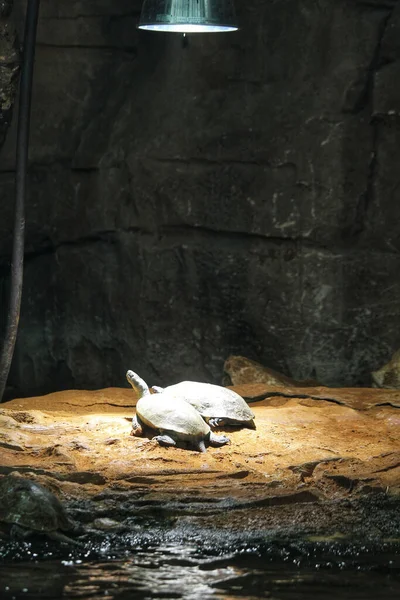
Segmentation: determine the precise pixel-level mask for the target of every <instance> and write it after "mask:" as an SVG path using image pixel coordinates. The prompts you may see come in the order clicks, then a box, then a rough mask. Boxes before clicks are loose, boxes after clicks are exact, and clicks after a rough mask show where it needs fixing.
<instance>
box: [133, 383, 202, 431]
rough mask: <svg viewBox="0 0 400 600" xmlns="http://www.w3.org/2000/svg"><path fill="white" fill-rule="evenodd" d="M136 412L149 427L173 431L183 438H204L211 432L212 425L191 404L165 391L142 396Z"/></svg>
mask: <svg viewBox="0 0 400 600" xmlns="http://www.w3.org/2000/svg"><path fill="white" fill-rule="evenodd" d="M136 413H137V415H138V416H139V418H140V420H141V421H142V422H143V423H144V424H145V425H147V426H148V427H151V428H152V429H157V430H160V431H173V432H175V433H177V434H179V436H180V437H182V438H186V437H189V438H190V437H193V438H199V439H203V438H205V437H206V436H207V435H208V434H209V432H210V427H209V426H208V425H207V423H206V422H205V421H204V420H203V419H202V418H201V416H200V414H199V413H198V412H197V411H196V410H195V409H194V408H193V407H192V406H191V405H190V404H188V403H187V402H186V401H185V400H184V399H183V398H180V397H176V396H174V395H167V396H166V395H165V394H164V392H161V393H159V394H147V395H145V396H142V397H141V398H140V399H139V401H138V403H137V405H136Z"/></svg>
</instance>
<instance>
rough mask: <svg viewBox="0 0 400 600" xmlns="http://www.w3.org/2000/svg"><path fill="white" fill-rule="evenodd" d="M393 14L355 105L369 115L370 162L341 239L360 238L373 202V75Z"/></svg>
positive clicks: (384, 22)
mask: <svg viewBox="0 0 400 600" xmlns="http://www.w3.org/2000/svg"><path fill="white" fill-rule="evenodd" d="M393 12H394V6H392V7H391V10H390V12H389V13H388V14H387V15H386V16H385V18H384V19H383V20H382V23H381V25H380V27H379V32H378V39H377V42H376V46H375V51H374V54H373V57H372V60H371V63H370V66H369V68H368V70H367V79H366V83H365V88H364V90H363V93H362V94H361V96H360V98H359V100H358V102H357V103H356V105H355V107H354V110H353V111H352V112H353V114H357V113H360V112H362V111H363V110H365V109H368V110H369V113H370V115H371V117H370V127H372V132H371V154H370V161H369V164H368V167H367V176H366V188H365V191H364V192H363V193H362V194H361V195H360V197H359V199H358V203H357V206H356V209H355V214H354V220H353V223H352V224H351V226H350V227H349V228H348V229H347V231H344V232H343V239H344V240H346V239H349V238H350V239H351V238H354V237H358V236H360V234H362V233H363V232H364V231H365V227H366V219H367V215H368V210H369V206H370V205H371V203H372V202H373V200H374V186H375V176H376V170H377V166H378V158H377V153H378V135H379V123H378V122H377V121H376V120H375V119H374V118H373V116H372V109H373V106H372V103H373V94H374V87H375V75H376V73H377V72H378V71H379V69H380V67H382V66H383V65H384V64H386V63H387V61H382V58H381V49H382V43H383V39H384V36H385V33H386V30H387V27H388V25H389V22H390V20H391V17H392V15H393Z"/></svg>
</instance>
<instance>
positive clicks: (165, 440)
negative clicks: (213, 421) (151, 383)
mask: <svg viewBox="0 0 400 600" xmlns="http://www.w3.org/2000/svg"><path fill="white" fill-rule="evenodd" d="M126 378H127V380H128V381H129V383H130V384H131V386H132V387H133V389H134V390H135V391H136V392H137V393H138V394H139V400H138V403H137V405H136V416H135V417H134V418H133V420H132V426H133V433H134V435H140V434H141V433H142V432H143V431H146V432H148V433H149V434H150V435H151V436H152V439H154V440H157V442H158V443H159V444H160V445H161V446H176V444H177V442H186V443H188V444H189V445H190V446H192V447H193V448H195V449H196V450H199V451H200V452H205V451H206V446H205V443H206V442H207V443H209V444H210V445H212V446H222V445H224V444H227V443H228V442H229V438H227V437H225V436H222V435H221V436H218V435H215V434H214V433H213V432H212V431H211V429H210V427H209V425H207V423H206V422H205V421H204V419H202V418H201V416H200V414H199V413H198V412H197V410H196V409H195V408H193V407H192V406H191V405H190V404H188V402H186V401H185V400H184V399H183V398H180V397H171V396H168V395H167V396H166V397H165V398H164V394H163V393H162V392H161V393H159V394H150V390H149V387H148V385H147V383H146V382H145V381H144V380H143V379H142V378H141V377H139V375H137V374H136V373H134V371H128V372H127V374H126ZM154 433H158V434H159V435H152V434H154Z"/></svg>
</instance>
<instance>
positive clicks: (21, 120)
mask: <svg viewBox="0 0 400 600" xmlns="http://www.w3.org/2000/svg"><path fill="white" fill-rule="evenodd" d="M39 5H40V0H28V6H27V10H26V17H25V32H24V46H23V59H22V67H21V79H20V87H19V110H18V131H17V151H16V172H15V212H14V239H13V248H12V259H11V282H10V304H9V309H8V315H7V324H6V332H5V338H4V343H3V348H2V354H1V357H0V402H1V401H2V399H3V395H4V390H5V387H6V383H7V379H8V374H9V372H10V367H11V361H12V357H13V354H14V348H15V341H16V338H17V332H18V323H19V315H20V309H21V296H22V282H23V272H24V243H25V239H24V238H25V196H26V174H27V167H28V150H29V122H30V113H31V98H32V77H33V65H34V59H35V44H36V30H37V21H38V16H39Z"/></svg>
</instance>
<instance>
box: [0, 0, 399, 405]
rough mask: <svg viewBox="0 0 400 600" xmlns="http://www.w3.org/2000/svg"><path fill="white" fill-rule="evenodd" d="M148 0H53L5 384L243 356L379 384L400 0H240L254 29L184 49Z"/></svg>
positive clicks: (153, 370) (5, 204) (211, 372)
mask: <svg viewBox="0 0 400 600" xmlns="http://www.w3.org/2000/svg"><path fill="white" fill-rule="evenodd" d="M140 7H141V2H140V1H139V0H135V1H132V0H97V1H88V0H86V1H85V2H83V1H73V0H59V2H57V3H54V2H52V1H51V0H42V6H41V16H40V22H39V31H38V46H37V55H36V71H35V83H34V98H33V114H32V130H31V131H32V133H31V142H32V143H31V153H30V157H31V168H30V178H29V184H30V186H29V199H28V206H27V257H26V270H25V287H24V299H23V309H22V316H21V325H20V333H19V339H18V345H17V349H16V354H15V360H14V364H13V368H12V373H11V376H10V381H9V383H10V389H9V395H17V394H18V395H22V394H31V393H38V392H46V391H51V390H56V389H63V388H69V387H78V388H79V387H87V388H100V387H105V386H109V385H117V386H118V385H125V380H124V373H125V371H126V369H127V368H128V367H130V368H134V369H135V370H137V371H138V372H140V373H141V374H142V376H144V377H145V378H146V379H148V380H149V382H150V383H152V384H156V383H158V384H161V385H162V384H163V383H172V382H174V381H177V380H180V379H182V378H196V379H199V380H206V381H220V379H221V376H222V364H223V361H224V360H225V358H226V357H227V356H228V355H229V354H232V353H234V354H242V355H245V356H248V357H249V358H253V359H255V360H258V361H260V362H262V363H264V364H267V365H269V366H270V367H272V368H275V369H277V370H280V371H282V372H284V373H286V374H287V375H290V376H293V377H296V378H298V379H303V378H307V377H310V376H311V377H314V378H316V379H318V380H319V381H321V382H322V383H324V384H327V385H359V384H361V385H363V384H368V383H369V382H370V375H369V373H370V371H371V370H372V369H374V368H377V367H378V366H380V364H382V362H385V361H386V360H387V359H388V358H389V356H390V355H391V354H392V352H393V351H394V350H395V349H396V348H397V347H399V346H400V337H399V333H398V321H399V317H400V301H399V292H400V278H399V272H400V254H399V251H400V227H399V220H400V202H399V200H400V197H399V196H400V193H399V182H398V177H399V176H398V162H399V160H400V149H399V148H400V144H399V142H400V83H399V81H400V79H399V77H398V75H399V74H400V60H399V58H400V41H399V40H400V3H399V2H397V1H395V0H382V1H378V0H375V1H374V0H365V1H361V0H359V1H357V0H352V1H349V0H337V1H335V2H332V0H304V1H302V2H298V1H297V0H275V1H269V2H264V1H261V0H246V1H245V0H236V7H237V12H238V17H239V21H240V26H241V30H240V32H238V33H231V34H221V35H215V36H211V35H210V36H207V35H199V36H196V35H192V36H190V37H189V45H188V47H186V48H184V47H183V45H182V38H181V37H180V36H179V35H172V34H161V33H160V34H156V33H148V32H140V31H138V30H137V29H136V24H137V21H138V16H139V13H140ZM23 8H24V7H23V3H22V2H21V1H19V0H15V11H14V13H15V14H14V18H15V21H16V23H17V24H19V25H20V24H21V20H22V15H23ZM14 129H15V123H13V126H12V127H11V129H10V132H9V135H8V138H7V141H6V143H5V145H4V146H3V149H2V152H1V156H0V169H1V172H0V194H1V198H2V202H1V206H0V261H1V263H0V264H1V271H0V275H1V278H2V289H3V296H2V297H3V303H2V307H3V306H4V308H5V298H6V293H5V292H6V289H7V278H8V266H9V257H10V244H11V222H12V202H13V172H12V170H13V165H14V157H13V152H14V143H15V142H14V139H15V131H14ZM4 312H5V310H3V308H2V313H4Z"/></svg>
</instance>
